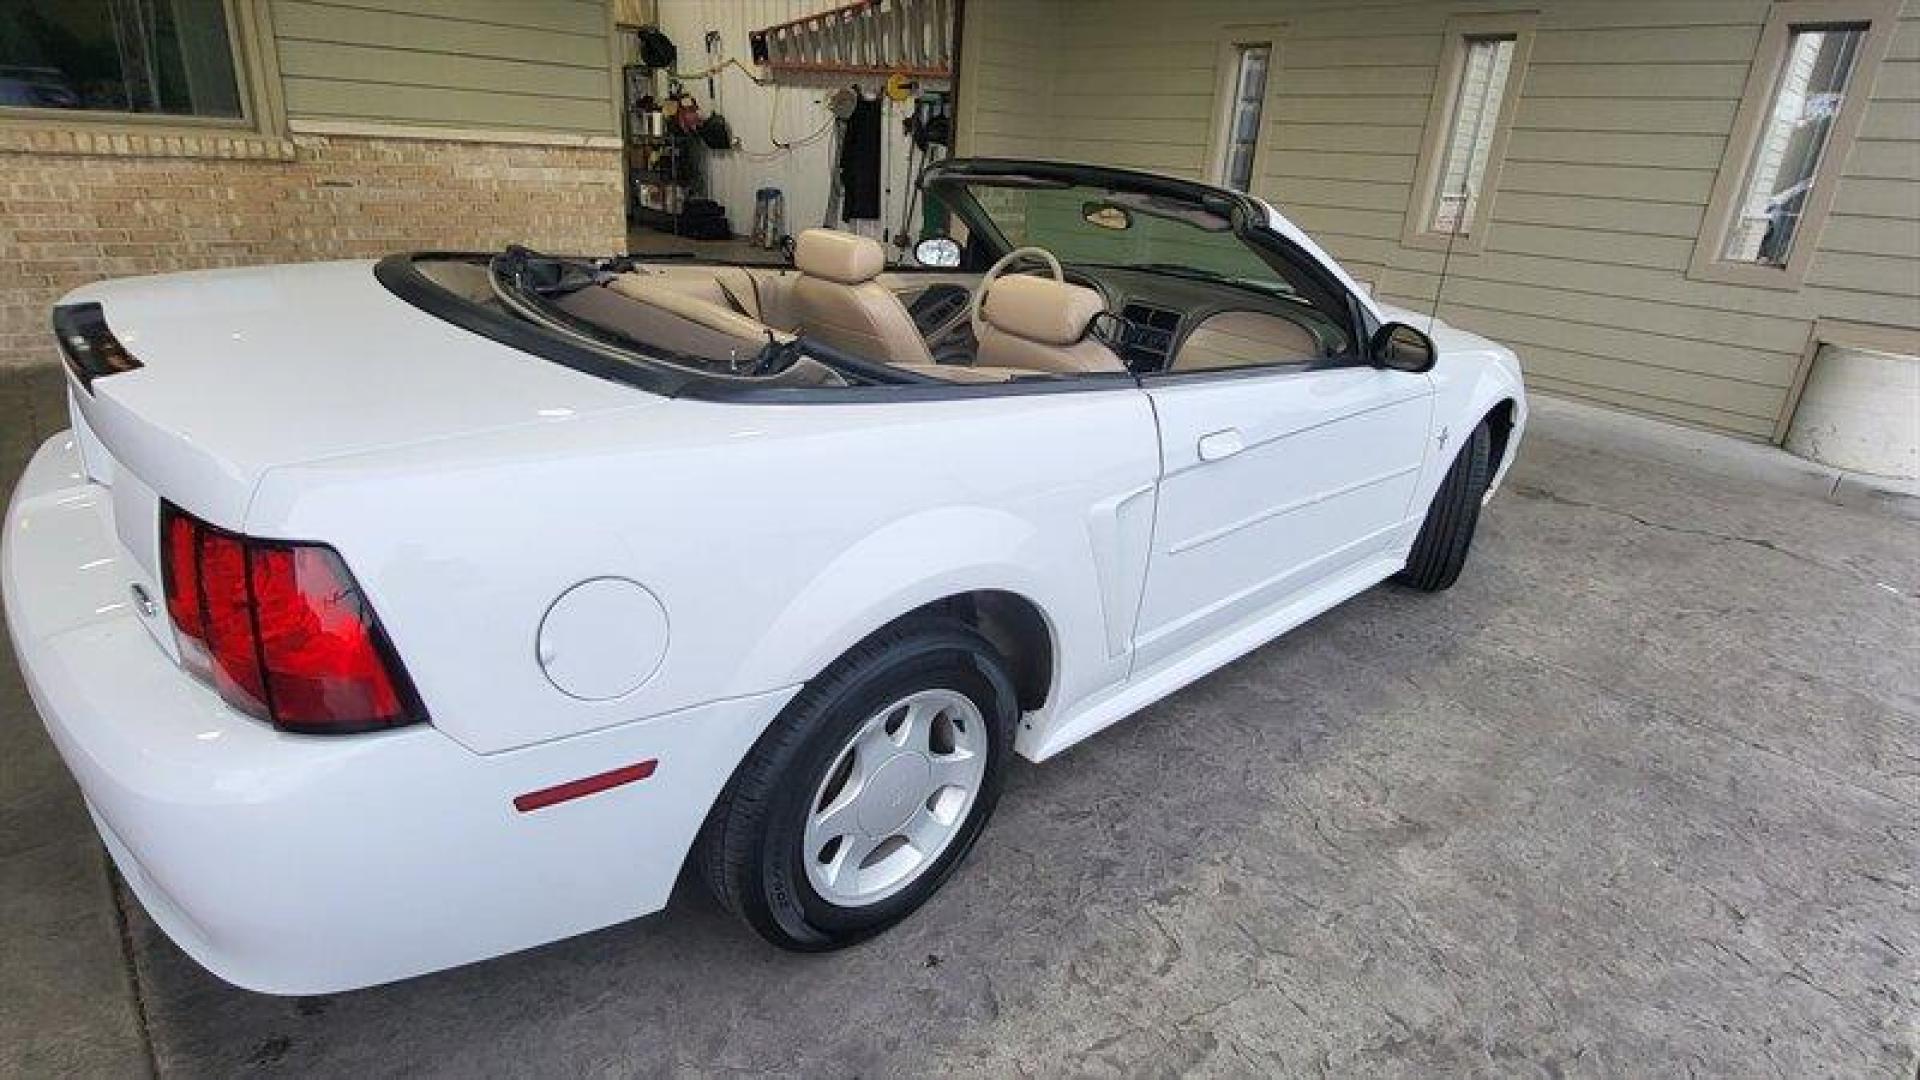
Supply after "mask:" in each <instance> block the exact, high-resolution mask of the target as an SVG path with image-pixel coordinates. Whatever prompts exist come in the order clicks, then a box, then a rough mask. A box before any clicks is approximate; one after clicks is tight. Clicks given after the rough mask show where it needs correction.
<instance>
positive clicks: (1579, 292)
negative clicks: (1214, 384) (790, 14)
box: [962, 0, 1920, 438]
mask: <svg viewBox="0 0 1920 1080" xmlns="http://www.w3.org/2000/svg"><path fill="white" fill-rule="evenodd" d="M979 7H980V8H981V9H982V10H978V11H976V10H975V9H973V8H970V9H969V15H968V18H969V28H968V29H969V43H970V44H971V43H972V41H974V40H982V41H992V40H994V36H995V35H996V33H1002V34H1003V35H1004V32H1000V31H996V30H994V29H993V28H992V27H976V26H975V25H974V23H975V22H978V21H985V20H986V19H989V18H991V19H994V20H995V21H1000V20H1002V19H1009V18H1010V16H1009V15H1006V14H989V11H990V10H992V9H991V7H990V5H987V4H981V5H979ZM1019 9H1020V6H1018V5H1014V6H1010V8H1009V10H1011V11H1018V10H1019ZM1502 9H1513V10H1537V11H1539V12H1540V19H1539V28H1538V34H1537V37H1536V39H1535V42H1534V46H1533V56H1532V62H1531V64H1530V65H1529V67H1528V70H1527V71H1526V73H1525V75H1524V82H1523V83H1522V84H1521V89H1520V93H1521V100H1520V106H1519V111H1518V114H1517V116H1516V119H1515V123H1514V129H1513V134H1512V138H1511V142H1510V144H1509V146H1508V150H1507V158H1506V167H1505V170H1504V171H1503V172H1502V174H1501V176H1500V183H1499V190H1498V198H1497V200H1496V201H1495V203H1494V208H1493V216H1492V219H1491V221H1490V223H1489V226H1488V229H1487V238H1486V245H1485V250H1484V252H1483V253H1481V254H1477V255H1465V254H1462V253H1459V252H1455V253H1454V255H1453V256H1452V259H1451V261H1450V262H1449V263H1448V266H1447V276H1446V283H1445V289H1444V295H1443V296H1442V297H1441V302H1440V312H1441V315H1442V317H1443V318H1446V319H1448V320H1449V321H1452V322H1456V323H1458V324H1460V325H1463V326H1466V327H1469V328H1472V329H1475V330H1478V331H1481V332H1483V333H1486V334H1488V335H1489V336H1493V337H1496V338H1499V339H1500V340H1502V341H1505V342H1507V343H1509V344H1511V345H1513V346H1514V348H1515V349H1516V350H1517V351H1518V352H1520V354H1521V357H1522V360H1523V362H1524V363H1525V365H1526V368H1527V377H1528V380H1529V382H1530V383H1531V384H1532V385H1533V386H1535V387H1537V388H1539V389H1543V390H1550V391H1554V392H1558V393H1561V394H1566V395H1570V396H1576V397H1580V398H1585V399H1589V400H1594V401H1599V402H1603V403H1609V404H1614V405H1619V406H1624V407H1627V408H1631V409H1635V410H1638V411H1641V412H1645V413H1650V414H1653V415H1658V416H1662V417H1667V418H1671V419H1678V420H1682V421H1686V422H1690V423H1695V424H1701V425H1705V426H1709V427H1713V428H1718V429H1721V430H1726V431H1730V432H1735V433H1738V434H1742V435H1747V436H1751V437H1757V438H1766V437H1772V436H1775V435H1776V434H1777V433H1778V432H1779V431H1780V430H1781V429H1782V424H1783V421H1784V418H1785V416H1784V414H1785V412H1786V410H1787V409H1788V407H1789V405H1790V399H1791V394H1792V386H1793V383H1794V380H1795V376H1796V373H1797V372H1798V369H1799V366H1800V364H1801V361H1802V357H1803V354H1804V351H1805V349H1806V346H1807V343H1808V340H1809V336H1810V334H1811V332H1812V328H1813V324H1814V320H1815V319H1818V318H1839V319H1848V320H1857V321H1861V322H1869V323H1875V324H1881V325H1887V326H1893V327H1898V328H1903V329H1908V330H1914V329H1920V4H1916V2H1915V0H1908V3H1907V4H1906V5H1905V7H1904V8H1903V10H1902V16H1903V19H1902V23H1901V25H1900V27H1899V30H1898V32H1897V33H1896V35H1895V39H1894V43H1893V47H1892V51H1891V52H1890V54H1889V56H1888V59H1887V61H1886V62H1885V63H1883V64H1882V65H1881V67H1880V70H1879V75H1878V78H1877V80H1876V81H1875V83H1874V85H1873V86H1872V87H1871V88H1868V87H1864V86H1856V87H1855V88H1854V89H1855V92H1868V93H1870V94H1871V95H1872V96H1871V98H1870V104H1869V106H1868V110H1867V113H1866V117H1865V120H1864V123H1863V126H1862V130H1861V134H1860V138H1859V140H1858V141H1857V142H1856V144H1855V145H1854V148H1853V152H1852V154H1851V155H1850V157H1849V158H1848V160H1847V163H1846V167H1845V172H1844V178H1843V180H1842V182H1841V184H1840V186H1839V193H1838V198H1837V200H1836V203H1835V207H1834V211H1833V215H1832V217H1831V218H1830V219H1829V220H1828V223H1827V226H1826V228H1825V230H1824V231H1823V233H1822V235H1821V236H1820V237H1819V246H1818V249H1817V254H1816V256H1815V259H1814V262H1813V265H1812V268H1811V270H1810V271H1809V273H1808V277H1807V283H1806V286H1805V287H1804V288H1801V289H1799V290H1794V291H1779V290H1772V289H1762V288H1749V287H1742V286H1734V285H1723V284H1717V283H1710V282H1704V281H1697V280H1693V279H1690V278H1688V277H1687V276H1686V271H1687V267H1688V263H1689V260H1690V259H1691V256H1692V252H1693V246H1694V238H1695V236H1696V235H1697V234H1698V232H1699V230H1700V228H1701V223H1702V220H1703V217H1704V214H1705V208H1706V205H1707V201H1708V196H1709V194H1710V192H1711V190H1712V188H1713V183H1714V179H1715V176H1716V174H1717V171H1718V169H1719V167H1720V162H1721V158H1722V156H1723V154H1724V153H1725V150H1726V144H1727V139H1728V136H1729V133H1730V132H1731V130H1732V127H1733V122H1734V114H1735V111H1736V110H1737V108H1738V106H1739V98H1740V94H1741V92H1742V88H1743V86H1744V83H1745V80H1746V77H1747V71H1748V68H1749V66H1750V65H1751V64H1752V62H1753V60H1754V53H1755V50H1756V48H1757V46H1758V44H1759V40H1760V32H1761V29H1762V26H1763V25H1764V23H1765V22H1766V19H1767V14H1768V10H1769V5H1768V3H1767V2H1766V0H1535V2H1531V3H1513V2H1506V0H1491V2H1475V3H1464V2H1461V3H1447V2H1437V0H1358V2H1356V0H1286V2H1265V3H1256V2H1236V0H1197V2H1192V3H1186V4H1181V5H1179V7H1178V10H1177V12H1176V11H1175V10H1174V9H1172V8H1171V7H1169V5H1166V4H1164V3H1156V2H1134V0H1066V2H1065V4H1064V7H1063V8H1062V10H1061V14H1060V25H1059V29H1058V31H1057V32H1056V33H1055V34H1054V35H1053V36H1051V37H1048V38H1045V39H1044V41H1045V45H1044V48H1045V50H1046V52H1047V53H1048V55H1050V56H1052V57H1053V58H1054V64H1053V73H1052V76H1051V77H1052V80H1053V94H1052V97H1051V100H1050V102H1049V103H1048V105H1047V107H1046V108H1045V110H1044V112H1041V114H1040V115H1038V116H1035V112H1036V111H1039V109H1038V106H1035V107H1034V109H1031V110H1029V112H1028V114H1027V115H1026V116H1025V118H1024V119H1022V120H1021V121H1020V122H1021V123H1023V124H1025V125H1027V127H1028V129H1031V128H1033V127H1036V126H1037V127H1041V128H1047V127H1052V128H1054V129H1055V130H1054V132H1053V135H1052V137H1049V138H1044V139H1039V140H1034V139H1032V138H1017V137H1009V136H1007V135H1003V134H999V133H998V130H997V129H995V128H994V127H993V125H992V124H990V123H984V122H981V123H976V129H977V130H978V131H980V133H981V143H980V145H981V146H983V147H993V148H995V149H996V150H998V151H999V152H1012V151H1011V150H1009V149H1005V148H1007V147H1012V146H1036V147H1037V149H1036V150H1035V151H1034V152H1035V153H1038V154H1040V155H1042V156H1049V157H1060V158H1074V159H1084V160H1093V161H1101V162H1108V163H1113V164H1122V165H1128V166H1134V167H1139V168H1147V169H1153V170H1157V171H1163V172H1169V173H1175V174H1179V175H1187V176H1196V177H1198V176H1201V175H1202V174H1203V173H1204V171H1205V169H1206V167H1207V150H1208V142H1209V137H1210V135H1211V133H1212V130H1213V124H1214V116H1215V103H1214V95H1215V88H1216V86H1217V85H1218V73H1217V71H1216V64H1217V62H1218V57H1219V42H1220V40H1221V37H1222V35H1223V34H1225V33H1226V32H1227V30H1226V28H1227V27H1229V26H1231V25H1234V24H1255V23H1260V24H1271V23H1285V24H1286V27H1285V30H1284V33H1283V36H1282V38H1281V40H1280V43H1279V44H1280V47H1279V61H1278V86H1277V91H1276V94H1275V96H1274V98H1273V104H1272V108H1271V112H1270V114H1269V117H1268V127H1267V132H1266V144H1265V152H1264V160H1263V162H1262V165H1261V168H1260V169H1259V170H1258V172H1259V178H1258V179H1257V181H1256V184H1255V191H1256V193H1258V194H1261V195H1263V196H1265V197H1267V198H1270V199H1272V200H1273V201H1274V202H1276V203H1277V204H1279V205H1280V206H1281V207H1282V208H1283V209H1284V210H1285V211H1286V212H1287V213H1288V215H1289V216H1291V217H1292V218H1293V219H1294V220H1295V221H1296V222H1298V223H1299V224H1300V225H1301V226H1302V227H1303V228H1306V229H1308V230H1309V231H1311V232H1312V233H1314V234H1315V236H1317V237H1318V238H1320V239H1321V240H1322V242H1323V243H1325V244H1326V246H1327V247H1328V248H1329V249H1330V250H1331V251H1332V252H1333V253H1334V254H1335V255H1336V256H1337V257H1338V258H1339V259H1340V260H1341V261H1342V262H1343V263H1345V264H1346V265H1347V267H1348V268H1349V269H1350V270H1352V271H1353V272H1354V274H1355V275H1356V276H1357V277H1360V278H1362V279H1363V280H1367V281H1370V282H1373V283H1374V284H1375V285H1376V288H1377V292H1378V293H1379V294H1380V295H1381V296H1382V297H1383V298H1384V299H1387V300H1389V301H1391V302H1395V303H1401V304H1405V305H1408V306H1414V307H1419V308H1421V309H1425V308H1427V307H1430V306H1431V305H1432V304H1433V303H1434V299H1435V293H1436V286H1437V284H1438V282H1439V270H1440V268H1441V262H1442V259H1443V257H1444V256H1443V255H1442V254H1441V253H1439V252H1431V251H1424V250H1415V249H1410V248H1406V247H1404V246H1402V245H1401V244H1400V242H1399V238H1400V236H1401V234H1402V224H1403V220H1404V217H1405V215H1406V214H1407V213H1408V212H1409V201H1410V199H1411V198H1412V189H1413V178H1414V170H1415V166H1416V164H1417V161H1418V155H1419V152H1420V146H1421V140H1422V133H1423V130H1424V126H1425V124H1426V117H1427V110H1428V106H1429V103H1430V101H1431V95H1432V94H1433V93H1434V92H1435V82H1436V77H1437V65H1438V63H1439V60H1440V55H1441V48H1442V45H1443V37H1442V31H1443V28H1444V26H1445V23H1446V21H1447V19H1448V17H1449V16H1451V15H1454V14H1459V13H1467V12H1488V11H1498V10H1502ZM1016 36H1023V37H1024V36H1025V35H1016ZM986 47H989V48H990V47H991V46H990V45H988V46H986ZM968 67H969V69H970V70H972V68H973V64H972V58H971V57H969V65H968ZM980 70H981V71H982V72H984V71H986V70H988V69H987V68H986V67H985V66H984V65H983V66H982V68H981V69H980ZM976 85H977V84H976V83H974V82H968V83H965V84H964V85H963V87H962V91H963V95H964V94H966V93H973V92H976V91H975V88H976ZM980 93H981V95H982V96H983V97H984V98H986V99H987V100H990V101H991V100H999V98H997V97H995V96H994V91H993V89H992V88H991V87H989V88H985V89H984V90H982V91H980ZM1002 123H1006V122H1002ZM987 136H992V137H991V138H989V137H987ZM996 140H998V141H996ZM969 152H981V151H979V150H977V149H970V151H969Z"/></svg>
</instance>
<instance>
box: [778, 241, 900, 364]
mask: <svg viewBox="0 0 1920 1080" xmlns="http://www.w3.org/2000/svg"><path fill="white" fill-rule="evenodd" d="M793 262H794V265H795V266H797V267H799V269H800V277H799V280H797V281H795V282H794V283H793V295H792V304H793V316H794V320H795V321H796V322H797V323H798V324H799V328H800V332H801V333H802V334H804V335H805V336H807V337H809V338H812V339H814V340H816V341H823V342H825V343H827V344H828V345H831V346H833V347H834V348H836V349H842V350H845V351H846V352H849V353H852V354H853V355H855V356H858V357H860V358H862V359H866V360H878V361H880V362H882V363H887V364H932V363H933V354H932V353H930V352H928V351H927V343H926V340H925V339H923V338H922V337H921V336H920V329H919V328H918V327H916V326H915V325H914V324H913V316H911V315H909V314H907V309H906V306H905V305H904V304H902V303H900V298H899V297H897V296H895V295H894V294H893V290H892V289H889V288H887V287H886V286H885V285H882V284H880V283H879V282H877V281H875V280H873V279H874V278H875V277H877V276H878V275H879V273H880V271H881V270H883V269H885V268H886V255H885V253H884V252H883V251H882V250H881V247H880V245H879V243H878V242H876V241H873V240H869V239H867V238H866V237H864V236H855V235H854V234H852V233H844V232H835V231H834V230H832V229H808V230H807V231H805V232H803V233H801V234H800V239H799V240H797V241H795V243H794V249H793Z"/></svg>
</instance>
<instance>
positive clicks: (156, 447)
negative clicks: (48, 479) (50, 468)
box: [62, 261, 661, 529]
mask: <svg viewBox="0 0 1920 1080" xmlns="http://www.w3.org/2000/svg"><path fill="white" fill-rule="evenodd" d="M85 301H93V302H97V303H99V304H100V305H101V307H102V310H103V312H104V315H105V318H106V322H107V326H108V327H109V329H111V331H112V332H113V334H114V335H115V336H116V337H117V338H118V339H119V340H120V342H121V344H123V345H124V346H125V347H126V349H127V351H128V352H129V353H130V354H132V356H133V357H134V358H135V359H137V360H138V361H139V362H140V365H141V366H140V367H139V368H137V369H135V370H132V371H125V372H121V373H118V374H113V375H108V376H103V377H100V378H97V379H95V380H94V382H93V385H92V389H91V392H89V391H88V390H86V389H82V388H80V387H79V386H78V385H77V384H75V385H74V387H73V391H72V397H73V400H74V403H75V407H76V409H77V411H78V413H79V414H80V415H78V416H76V417H75V422H76V427H77V428H78V429H79V430H80V432H81V441H82V446H83V449H85V450H87V451H88V457H87V466H88V471H89V473H90V474H91V475H92V476H93V477H94V478H95V479H96V480H99V481H100V482H102V483H106V484H108V485H112V484H113V483H114V478H115V476H116V475H124V474H131V475H132V476H133V477H136V478H138V480H139V481H140V482H141V486H142V487H145V488H147V489H149V490H151V491H153V492H154V493H156V494H157V495H158V496H159V497H161V498H165V499H168V500H171V501H172V502H174V503H176V504H178V505H180V506H181V507H183V508H185V509H187V510H189V511H190V512H192V513H194V514H195V515H197V516H199V517H201V518H203V519H205V520H207V521H211V522H214V523H216V524H220V525H224V526H226V527H228V528H233V529H240V528H243V527H244V524H245V515H246V508H247V503H248V500H249V497H250V496H251V494H252V492H253V490H254V489H255V487H256V486H257V485H258V483H259V480H260V478H261V476H262V475H264V474H265V473H266V472H267V471H268V470H269V469H272V468H274V467H276V466H282V465H289V464H295V463H302V462H311V461H315V460H318V459H322V458H330V457H337V456H340V455H344V454H357V453H365V452H368V451H375V450H391V449H396V448H400V447H405V446H409V445H413V444H418V443H424V442H433V441H438V440H442V439H448V438H454V437H458V436H462V435H470V434H475V433H478V432H482V431H490V430H497V429H500V428H503V427H511V426H517V425H522V424H537V423H556V422H565V421H566V420H567V419H568V418H570V417H572V416H576V415H581V414H587V413H599V412H606V411H611V410H617V409H634V408H643V407H647V406H650V405H657V404H659V403H660V402H661V399H658V398H654V397H651V396H650V395H647V394H645V393H644V392H642V391H639V390H636V389H633V388H631V387H627V386H621V385H617V384H615V383H611V382H607V381H605V380H602V379H597V378H594V377H592V376H589V375H584V374H581V373H579V372H577V371H573V370H571V369H568V368H565V367H562V366H560V365H558V364H554V363H550V362H548V361H546V360H543V359H541V358H539V357H535V356H530V355H528V354H527V353H524V352H521V351H519V350H517V349H514V348H511V347H509V346H506V345H502V344H500V343H498V342H495V341H492V340H489V339H487V338H484V337H481V336H480V335H478V334H474V333H472V332H470V331H467V330H463V329H461V328H459V327H456V326H454V325H452V324H450V323H447V322H444V321H442V320H440V319H438V318H436V317H434V316H433V315H430V314H428V313H426V312H424V311H421V310H419V309H418V308H415V307H414V306H412V305H411V304H409V303H407V302H406V301H404V300H402V299H400V298H399V297H397V296H395V295H393V294H392V293H391V292H389V291H388V290H387V289H386V287H385V286H383V285H381V284H380V283H379V282H378V281H377V280H375V278H374V274H373V263H372V262H370V261H360V262H336V263H310V264H302V265H291V266H272V267H260V268H253V269H243V270H209V271H196V272H190V273H182V274H167V275H162V276H158V277H147V278H133V279H127V280H121V281H108V282H101V283H99V284H95V285H89V286H87V287H85V288H82V289H79V290H77V291H75V292H74V293H72V294H71V295H69V296H68V297H67V298H66V299H65V300H63V301H62V302H63V303H78V302H85ZM89 444H93V445H89Z"/></svg>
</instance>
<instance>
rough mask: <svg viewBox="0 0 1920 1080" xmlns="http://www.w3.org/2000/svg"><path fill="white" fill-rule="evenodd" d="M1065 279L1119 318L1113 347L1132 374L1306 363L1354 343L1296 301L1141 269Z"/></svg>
mask: <svg viewBox="0 0 1920 1080" xmlns="http://www.w3.org/2000/svg"><path fill="white" fill-rule="evenodd" d="M1066 276H1067V280H1069V281H1071V282H1073V283H1074V284H1077V285H1085V286H1087V287H1089V288H1092V289H1095V290H1097V291H1098V292H1099V293H1100V294H1101V296H1102V297H1104V298H1105V300H1106V307H1107V310H1108V311H1111V312H1113V313H1114V314H1116V315H1118V316H1120V330H1119V333H1118V335H1117V340H1116V341H1115V342H1114V343H1113V344H1114V346H1115V349H1116V351H1118V352H1119V353H1120V358H1121V360H1123V361H1125V362H1126V365H1127V367H1128V369H1129V370H1131V371H1134V372H1136V373H1143V374H1144V373H1147V372H1157V371H1199V370H1211V369H1218V368H1222V367H1245V366H1249V365H1253V364H1273V363H1300V364H1312V363H1315V362H1317V361H1321V360H1327V359H1331V358H1334V357H1343V356H1345V355H1347V354H1348V353H1349V352H1350V351H1351V350H1352V348H1353V345H1354V342H1353V340H1352V335H1351V333H1350V332H1349V330H1348V329H1347V327H1346V326H1344V325H1343V324H1341V323H1339V322H1336V321H1335V320H1333V319H1330V318H1328V317H1327V316H1326V315H1324V314H1322V313H1321V312H1319V311H1317V310H1315V309H1314V308H1313V307H1312V306H1311V305H1309V304H1307V303H1306V302H1305V301H1302V300H1290V299H1287V298H1284V297H1278V296H1264V295H1262V294H1260V293H1258V292H1254V291H1251V290H1246V289H1238V288H1235V287H1233V286H1230V285H1220V284H1215V283H1212V282H1206V281H1190V280H1185V279H1181V278H1176V277H1171V276H1168V275H1166V274H1157V273H1154V272H1152V271H1144V270H1122V269H1111V268H1105V267H1103V268H1100V269H1098V270H1088V269H1084V268H1077V267H1069V268H1068V269H1067V271H1066Z"/></svg>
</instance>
